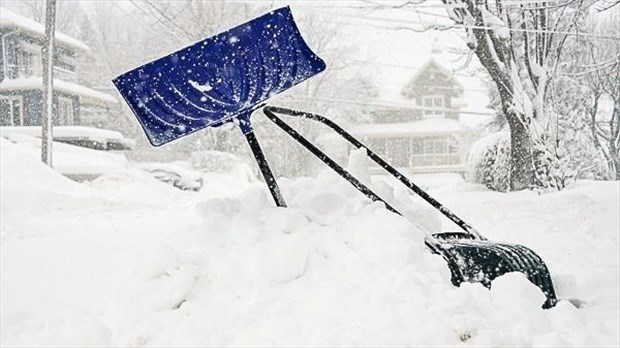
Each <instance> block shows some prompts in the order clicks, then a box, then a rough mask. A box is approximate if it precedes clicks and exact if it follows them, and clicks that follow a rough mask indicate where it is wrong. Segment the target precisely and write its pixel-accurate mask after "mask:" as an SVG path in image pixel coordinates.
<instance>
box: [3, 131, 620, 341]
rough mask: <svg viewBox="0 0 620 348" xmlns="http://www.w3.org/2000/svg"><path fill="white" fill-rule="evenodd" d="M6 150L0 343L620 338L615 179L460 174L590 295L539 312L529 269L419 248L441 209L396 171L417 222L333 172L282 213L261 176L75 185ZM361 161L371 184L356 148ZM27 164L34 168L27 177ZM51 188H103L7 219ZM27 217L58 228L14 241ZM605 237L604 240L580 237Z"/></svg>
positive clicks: (290, 190)
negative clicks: (506, 191) (481, 279)
mask: <svg viewBox="0 0 620 348" xmlns="http://www.w3.org/2000/svg"><path fill="white" fill-rule="evenodd" d="M5 145H7V144H5V142H3V143H2V156H1V159H2V163H1V165H2V204H1V212H2V217H3V221H2V223H3V225H2V236H3V239H2V244H1V248H2V253H1V258H2V262H1V263H0V266H1V267H2V270H1V274H2V277H3V278H2V282H1V284H0V285H1V286H2V306H1V314H2V329H1V332H0V333H1V336H0V338H1V342H2V345H3V346H10V345H37V346H41V345H55V346H66V345H83V346H88V345H90V346H106V345H112V346H194V345H195V346H244V345H252V346H336V345H340V346H342V345H345V346H354V345H363V346H379V345H381V346H388V345H389V346H419V345H422V346H429V345H441V346H457V345H477V346H479V345H488V346H541V345H543V346H569V345H572V346H583V345H588V346H592V345H617V344H618V343H619V339H618V313H619V311H618V303H619V302H620V301H618V298H617V293H618V292H617V291H618V284H617V283H618V269H619V268H618V261H617V258H618V254H617V250H616V251H615V253H614V251H613V248H614V247H615V248H616V249H617V245H618V244H617V242H618V236H617V231H618V229H617V228H618V221H617V220H614V219H615V218H613V219H610V217H613V216H614V215H613V214H612V213H611V212H612V211H615V212H616V213H617V208H618V201H617V194H618V187H617V184H616V183H612V184H610V183H604V184H601V185H598V183H584V188H583V189H580V188H579V187H577V188H576V189H575V190H574V191H569V192H562V193H559V194H553V195H546V196H541V197H539V196H537V195H535V194H534V193H531V192H523V193H518V194H510V195H501V196H498V195H499V194H497V193H494V192H488V191H481V189H480V187H479V186H476V187H475V188H474V189H473V190H472V188H473V186H468V184H465V183H463V184H461V185H460V186H458V187H456V186H452V187H450V189H449V190H447V191H442V190H439V192H438V194H439V196H440V197H439V198H441V199H442V200H444V198H446V197H452V199H457V201H458V202H460V204H454V203H455V201H450V199H447V200H448V203H449V205H455V206H456V208H457V210H456V211H457V212H459V213H460V212H465V214H464V215H465V216H470V217H473V221H472V222H474V223H475V224H476V225H477V226H480V227H481V228H480V229H481V230H482V231H493V233H495V234H493V235H489V237H492V238H493V239H507V240H521V241H523V242H524V244H526V245H528V246H531V247H532V248H533V249H534V250H536V251H540V254H541V256H542V257H543V258H544V259H545V260H546V261H547V262H548V264H549V266H550V268H551V270H552V272H553V273H554V279H556V280H557V283H558V286H557V288H558V292H559V295H560V296H561V297H563V298H566V297H577V298H578V299H579V300H580V301H581V308H580V309H577V308H575V307H574V306H573V305H572V304H570V303H569V302H568V301H560V303H559V304H558V305H557V306H556V307H555V308H553V309H551V310H547V311H544V310H542V309H541V308H540V305H541V303H542V302H543V300H544V296H543V294H542V293H541V291H540V290H539V289H538V288H536V287H535V286H534V285H532V284H530V283H529V282H528V281H527V280H526V279H525V278H524V276H523V275H521V274H508V275H506V276H504V277H501V278H499V279H497V281H496V282H495V283H494V287H493V289H492V290H491V291H488V290H487V289H486V288H484V287H482V286H481V285H478V284H465V285H463V286H461V287H460V288H455V287H453V286H452V285H451V284H450V273H449V271H448V268H447V267H446V265H445V263H444V261H443V260H442V259H441V258H440V257H438V256H435V255H432V254H430V253H429V252H428V251H427V250H426V249H425V248H424V246H423V240H424V232H423V231H422V230H420V228H422V229H428V230H431V231H436V230H438V229H439V227H438V224H439V222H438V219H437V215H436V214H435V213H432V212H429V210H428V208H426V207H425V206H424V205H423V203H422V202H420V201H419V200H417V199H415V198H413V197H411V196H410V195H409V194H407V193H406V192H405V191H402V190H400V189H394V188H392V187H391V186H389V185H387V184H385V183H383V184H382V183H379V182H377V183H374V184H373V185H372V186H373V189H374V190H375V191H376V192H378V193H379V194H381V195H382V196H384V197H386V198H388V199H389V200H390V202H391V203H393V204H394V206H396V207H397V208H398V209H401V210H403V211H405V215H406V216H407V218H403V217H400V216H397V215H394V214H391V213H389V212H387V211H386V210H385V209H384V208H383V207H382V205H381V204H379V203H371V202H369V201H368V200H366V199H364V198H363V196H361V195H360V194H359V193H358V192H357V191H356V190H355V189H353V188H351V187H350V186H349V185H348V184H346V183H344V182H343V181H342V180H341V179H340V178H338V177H336V176H335V175H333V174H331V173H328V172H324V173H322V174H321V175H319V176H318V177H317V178H316V179H314V178H301V179H297V180H286V179H281V180H280V185H281V188H282V191H283V194H284V196H285V197H286V199H287V203H288V205H289V207H288V208H277V207H274V206H273V203H272V201H271V197H270V196H269V194H268V192H267V191H266V190H265V188H264V187H263V185H261V184H258V183H248V184H246V185H241V184H240V182H239V181H236V182H233V183H232V184H231V186H229V187H228V189H229V190H230V191H229V193H228V194H227V195H225V194H224V193H225V191H226V190H225V188H224V187H221V186H223V185H226V183H225V182H224V181H219V182H213V183H212V185H208V184H206V185H205V187H204V188H203V191H204V192H203V191H201V192H199V193H196V192H184V191H180V190H176V189H174V188H172V187H169V186H168V185H166V184H163V183H159V182H157V181H156V180H155V179H153V181H149V180H146V177H144V178H142V177H138V176H136V177H131V176H130V175H129V173H130V172H128V171H126V172H119V173H116V174H114V175H107V176H104V177H102V178H100V179H99V180H96V181H95V182H94V183H93V184H91V185H90V186H85V185H81V184H74V183H70V182H67V181H66V180H65V179H64V178H63V177H61V176H59V175H57V174H56V173H54V172H52V171H50V170H49V169H47V168H46V167H44V166H42V165H40V164H39V163H36V165H35V163H31V164H25V165H24V166H25V169H24V170H23V171H22V169H18V168H17V162H16V161H17V158H19V152H20V151H19V148H18V147H17V146H13V145H12V144H8V146H5ZM350 169H351V170H352V171H353V172H356V173H359V174H362V176H363V180H364V181H368V180H369V177H368V175H367V173H364V170H365V168H364V161H363V160H362V157H361V156H360V153H355V154H354V156H353V158H352V161H351V164H350ZM25 172H32V173H33V174H31V176H30V177H24V178H23V179H22V176H25ZM33 181H36V182H38V181H40V182H41V184H39V183H36V182H35V183H33ZM141 182H142V183H141ZM155 184H157V185H155ZM235 185H236V186H235ZM455 185H456V184H455ZM597 185H598V186H597ZM612 185H613V186H612ZM48 186H55V187H57V188H60V189H61V190H56V191H53V192H54V197H55V198H56V199H57V200H58V201H61V200H71V199H72V198H71V197H74V196H76V197H99V198H98V199H96V200H95V199H93V200H92V201H89V202H91V203H86V202H84V203H83V205H82V206H73V207H71V209H70V210H66V211H64V212H63V211H60V212H59V211H54V212H45V211H44V212H39V213H37V214H36V215H28V214H27V213H24V215H22V216H17V215H13V214H9V215H5V213H6V212H11V211H15V210H19V209H21V208H23V207H24V205H25V204H27V200H24V201H19V200H15V199H16V197H17V196H18V195H19V194H21V193H22V192H26V193H28V194H33V193H37V192H44V191H45V190H46V189H48ZM134 186H135V187H137V189H134V190H130V187H134ZM6 187H12V191H9V192H8V193H7V192H5V188H6ZM592 188H596V189H595V190H592ZM167 189H170V191H166V190H167ZM173 190H174V191H173ZM210 190H214V193H210V192H209V191H210ZM233 190H237V191H238V193H236V194H231V193H230V192H231V191H233ZM109 192H116V193H117V196H115V197H111V196H110V193H109ZM173 192H174V193H173ZM68 196H69V198H68ZM205 197H214V198H211V199H207V200H204V199H205ZM601 197H606V198H605V199H600V198H601ZM167 198H169V199H167ZM29 199H30V201H31V202H32V203H33V204H35V205H38V203H37V202H38V201H37V198H36V197H31V198H29ZM533 200H536V201H537V202H539V203H540V205H538V206H537V205H536V204H531V202H532V201H533ZM92 202H94V203H92ZM97 202H99V203H97ZM407 207H408V208H407ZM405 208H407V209H405ZM559 208H562V209H559ZM580 211H581V213H580ZM507 212H511V213H510V214H508V213H507ZM7 216H8V218H6V217H7ZM28 216H30V217H32V218H35V219H34V220H37V221H38V223H39V224H43V225H45V226H46V228H48V229H49V230H50V233H48V234H47V235H45V236H31V237H30V238H26V239H6V238H4V237H5V234H6V233H7V231H9V230H17V229H22V232H23V233H28V229H29V228H31V226H30V225H29V224H27V223H25V222H24V220H23V219H25V218H26V217H28ZM491 217H495V220H493V219H492V218H491ZM410 220H413V221H415V222H416V225H414V224H412V223H411V222H410ZM485 221H486V224H485V223H481V222H485ZM417 225H420V226H421V227H417ZM511 226H512V228H511ZM526 227H527V228H526ZM614 228H615V230H614ZM593 236H597V237H596V238H598V240H599V241H601V243H600V244H601V245H599V243H594V242H593V241H590V242H589V243H586V242H585V241H588V240H590V239H591V238H592V237H593ZM614 243H615V244H614ZM567 254H568V255H567ZM588 270H589V271H591V272H588ZM556 272H557V273H556ZM569 272H572V273H570V274H572V277H573V278H571V276H568V275H567V274H569ZM556 274H557V275H559V277H558V276H556ZM556 277H557V278H556ZM614 284H615V285H614ZM574 302H577V301H574Z"/></svg>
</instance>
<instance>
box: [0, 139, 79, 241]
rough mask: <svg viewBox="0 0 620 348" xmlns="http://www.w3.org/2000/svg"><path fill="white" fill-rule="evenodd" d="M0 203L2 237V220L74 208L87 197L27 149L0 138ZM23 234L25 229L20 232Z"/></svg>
mask: <svg viewBox="0 0 620 348" xmlns="http://www.w3.org/2000/svg"><path fill="white" fill-rule="evenodd" d="M0 149H1V153H2V162H1V164H0V178H1V180H0V202H1V207H2V210H1V211H2V221H3V225H2V226H3V227H2V237H3V238H4V237H5V232H6V230H5V228H7V229H8V228H9V227H5V225H4V222H5V221H6V222H8V221H7V220H10V219H12V218H15V219H21V218H25V219H29V218H31V217H35V216H39V215H41V214H44V213H49V212H58V211H62V210H69V209H72V208H76V207H78V206H79V205H81V204H85V203H87V202H88V200H89V199H90V198H91V197H90V196H91V195H90V194H89V193H88V191H87V190H86V189H85V187H83V185H80V184H78V183H76V182H74V181H71V180H69V179H67V178H66V177H64V176H62V175H61V174H60V173H58V172H56V171H55V170H53V169H51V168H49V167H47V166H46V165H44V164H43V163H42V162H41V161H40V160H39V159H38V158H36V157H35V156H34V155H33V151H31V148H30V147H28V146H24V145H17V144H14V143H12V142H10V141H8V140H6V139H4V138H2V137H0ZM24 233H27V232H24Z"/></svg>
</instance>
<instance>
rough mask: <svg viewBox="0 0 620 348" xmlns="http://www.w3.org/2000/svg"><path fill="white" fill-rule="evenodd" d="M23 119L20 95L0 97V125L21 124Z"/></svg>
mask: <svg viewBox="0 0 620 348" xmlns="http://www.w3.org/2000/svg"><path fill="white" fill-rule="evenodd" d="M23 121H24V110H23V102H22V97H13V96H11V97H5V96H2V97H0V126H21V125H23Z"/></svg>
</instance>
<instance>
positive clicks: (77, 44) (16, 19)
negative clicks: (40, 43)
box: [0, 7, 90, 52]
mask: <svg viewBox="0 0 620 348" xmlns="http://www.w3.org/2000/svg"><path fill="white" fill-rule="evenodd" d="M0 28H15V29H19V30H23V31H26V32H28V33H31V34H34V35H36V36H40V37H43V36H45V26H44V25H43V24H41V23H38V22H36V21H34V20H32V19H30V18H27V17H24V16H22V15H19V14H17V13H15V12H13V11H10V10H8V9H6V8H4V7H2V8H0ZM54 39H55V42H57V43H58V44H60V45H63V46H67V47H71V48H74V49H77V50H81V51H83V52H90V48H89V47H88V46H87V45H86V44H85V43H84V42H82V41H80V40H78V39H76V38H73V37H71V36H69V35H67V34H63V33H61V32H58V31H56V33H55V34H54Z"/></svg>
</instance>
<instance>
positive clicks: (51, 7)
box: [41, 0, 56, 167]
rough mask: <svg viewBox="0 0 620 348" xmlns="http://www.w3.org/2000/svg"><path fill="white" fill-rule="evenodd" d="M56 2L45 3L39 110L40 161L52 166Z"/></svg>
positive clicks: (48, 1)
mask: <svg viewBox="0 0 620 348" xmlns="http://www.w3.org/2000/svg"><path fill="white" fill-rule="evenodd" d="M55 22H56V0H46V2H45V44H44V46H43V55H42V57H41V58H42V60H43V62H42V63H43V64H42V65H43V89H42V94H43V98H42V99H43V107H42V108H41V126H42V127H41V130H42V134H41V140H42V143H41V161H43V162H45V164H47V165H48V166H50V167H51V166H52V131H53V130H52V118H53V113H54V31H55V29H54V27H55Z"/></svg>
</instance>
